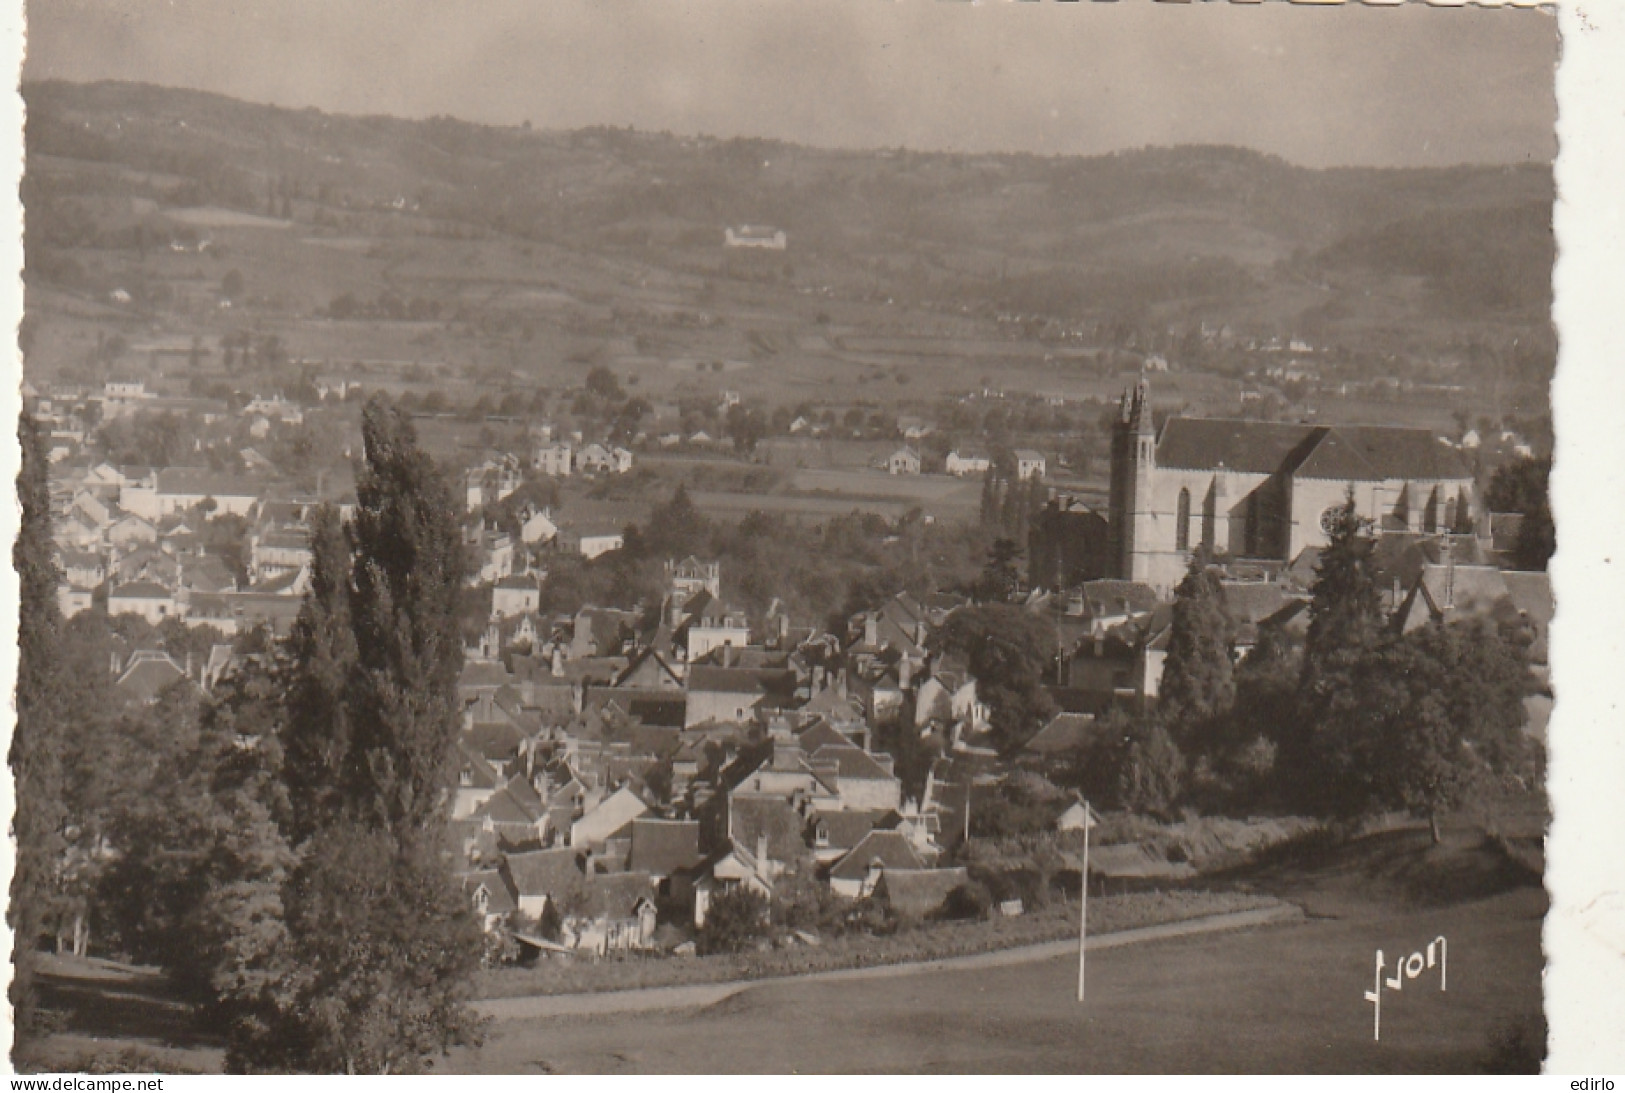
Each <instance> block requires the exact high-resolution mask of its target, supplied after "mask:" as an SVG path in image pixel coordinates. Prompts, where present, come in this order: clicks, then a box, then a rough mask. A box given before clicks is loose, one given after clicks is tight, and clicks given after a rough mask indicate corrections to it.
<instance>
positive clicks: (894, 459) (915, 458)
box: [886, 446, 920, 474]
mask: <svg viewBox="0 0 1625 1093" xmlns="http://www.w3.org/2000/svg"><path fill="white" fill-rule="evenodd" d="M886 470H887V471H889V472H891V473H892V474H919V473H920V453H919V452H917V451H915V450H914V449H913V448H910V447H907V446H904V447H902V448H899V449H897V450H896V451H895V452H893V453H892V454H891V456H890V457H889V458H888V459H887V460H886Z"/></svg>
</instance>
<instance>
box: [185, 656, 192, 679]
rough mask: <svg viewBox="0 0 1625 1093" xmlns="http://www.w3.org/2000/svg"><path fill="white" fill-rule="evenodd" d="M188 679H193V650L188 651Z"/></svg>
mask: <svg viewBox="0 0 1625 1093" xmlns="http://www.w3.org/2000/svg"><path fill="white" fill-rule="evenodd" d="M186 678H187V679H191V678H192V650H190V649H188V650H187V651H186Z"/></svg>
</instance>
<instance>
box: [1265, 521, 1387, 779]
mask: <svg viewBox="0 0 1625 1093" xmlns="http://www.w3.org/2000/svg"><path fill="white" fill-rule="evenodd" d="M1366 527H1367V521H1365V520H1364V519H1362V518H1361V517H1360V516H1359V514H1358V513H1357V512H1356V511H1355V507H1354V494H1353V491H1352V490H1350V492H1349V495H1348V499H1347V501H1346V502H1345V503H1344V505H1343V507H1342V508H1341V509H1339V510H1338V512H1337V514H1336V518H1335V520H1334V521H1333V525H1332V529H1331V541H1330V542H1329V543H1328V544H1327V545H1326V547H1325V549H1324V550H1322V551H1321V554H1320V561H1319V563H1318V564H1317V565H1316V567H1315V580H1314V583H1313V584H1312V585H1311V586H1310V601H1309V630H1308V634H1307V635H1306V637H1305V641H1304V652H1303V663H1302V669H1301V674H1300V677H1299V687H1298V692H1299V700H1300V709H1301V716H1300V717H1299V718H1298V719H1297V720H1296V723H1295V724H1294V725H1293V726H1292V730H1293V731H1291V732H1290V733H1289V734H1288V735H1287V736H1285V737H1283V738H1282V740H1281V741H1280V743H1281V758H1282V761H1283V763H1284V764H1285V766H1286V768H1287V771H1288V774H1289V777H1290V779H1291V782H1292V784H1294V785H1296V786H1297V787H1298V789H1299V791H1300V792H1310V791H1312V790H1313V789H1314V787H1316V786H1317V785H1319V784H1320V782H1321V772H1318V771H1316V770H1315V769H1314V768H1313V766H1312V765H1311V764H1312V760H1313V756H1314V755H1315V754H1316V752H1317V750H1318V749H1317V745H1316V737H1318V736H1319V735H1320V734H1322V733H1324V732H1327V731H1330V730H1329V729H1328V728H1327V724H1326V723H1327V720H1328V717H1329V713H1330V710H1331V708H1332V706H1333V705H1335V704H1336V703H1337V702H1339V701H1342V700H1343V699H1344V698H1345V697H1346V696H1347V695H1348V694H1349V693H1350V691H1351V688H1352V687H1353V671H1354V668H1355V666H1356V665H1357V664H1359V662H1360V661H1361V660H1362V659H1363V658H1364V657H1365V656H1366V654H1367V653H1368V652H1369V651H1370V650H1371V649H1372V648H1374V647H1375V646H1376V644H1377V643H1378V641H1379V640H1380V639H1381V638H1382V636H1383V631H1384V623H1385V620H1384V619H1383V615H1382V601H1381V598H1380V596H1379V594H1378V591H1377V584H1376V579H1375V576H1374V572H1373V561H1372V558H1371V540H1370V538H1369V537H1368V536H1367V535H1366Z"/></svg>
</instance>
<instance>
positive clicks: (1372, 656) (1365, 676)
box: [1070, 500, 1544, 838]
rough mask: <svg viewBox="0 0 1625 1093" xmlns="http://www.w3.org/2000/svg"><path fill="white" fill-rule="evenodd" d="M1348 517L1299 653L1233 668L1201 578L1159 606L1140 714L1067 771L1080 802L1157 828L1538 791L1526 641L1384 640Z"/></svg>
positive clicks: (1444, 632)
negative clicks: (1161, 641) (1150, 707)
mask: <svg viewBox="0 0 1625 1093" xmlns="http://www.w3.org/2000/svg"><path fill="white" fill-rule="evenodd" d="M1365 530H1366V529H1365V527H1364V524H1363V522H1362V520H1361V519H1360V518H1359V517H1358V516H1357V515H1356V513H1355V510H1354V505H1353V502H1352V500H1351V501H1350V502H1349V503H1348V504H1347V505H1346V506H1345V507H1344V508H1343V509H1342V510H1341V515H1340V517H1339V519H1338V522H1337V525H1336V528H1335V531H1334V533H1333V535H1332V540H1331V543H1330V545H1328V547H1327V548H1326V549H1325V551H1324V552H1323V553H1322V555H1321V560H1320V563H1319V566H1318V569H1317V575H1316V578H1315V581H1314V584H1313V585H1312V588H1311V592H1312V599H1311V601H1310V604H1309V608H1308V617H1309V624H1308V627H1307V631H1306V633H1305V635H1304V637H1303V639H1302V640H1301V641H1298V640H1294V639H1293V638H1292V636H1291V635H1290V634H1289V633H1288V632H1287V631H1284V630H1280V629H1265V630H1264V631H1262V632H1261V633H1260V635H1259V640H1258V643H1257V645H1256V646H1254V647H1253V649H1252V650H1251V651H1250V652H1249V653H1248V654H1247V656H1246V657H1245V658H1244V659H1243V660H1242V661H1241V662H1240V663H1239V664H1236V665H1233V664H1232V660H1231V655H1230V648H1231V645H1232V641H1233V627H1234V623H1233V620H1232V619H1231V618H1230V616H1229V614H1228V612H1227V611H1226V610H1225V606H1224V594H1223V588H1222V586H1221V585H1220V583H1219V578H1218V575H1217V573H1216V571H1214V570H1212V569H1210V568H1208V567H1207V566H1206V564H1205V563H1204V561H1203V560H1201V559H1198V561H1197V562H1196V563H1195V564H1194V565H1193V567H1192V569H1191V572H1190V573H1189V575H1188V576H1187V577H1186V578H1185V580H1184V581H1183V582H1182V583H1181V584H1180V585H1179V588H1178V590H1177V593H1176V597H1175V601H1174V607H1173V620H1172V625H1171V629H1170V633H1169V644H1168V652H1167V660H1166V662H1165V666H1164V669H1163V674H1162V681H1161V687H1160V693H1159V696H1158V701H1157V704H1156V707H1155V709H1154V711H1152V712H1149V713H1145V714H1141V715H1132V714H1127V713H1118V714H1114V715H1113V716H1112V717H1111V718H1110V719H1108V721H1107V722H1106V726H1105V728H1106V731H1104V732H1102V733H1100V734H1099V735H1098V737H1097V738H1096V740H1095V742H1094V744H1092V745H1091V746H1088V747H1086V748H1084V749H1082V750H1081V751H1080V752H1079V753H1077V754H1075V755H1074V756H1072V757H1071V763H1072V769H1071V771H1070V774H1071V780H1072V781H1073V783H1074V784H1076V785H1079V786H1080V787H1082V788H1083V789H1084V790H1085V791H1086V792H1087V793H1089V794H1090V795H1091V797H1092V798H1094V799H1097V800H1100V801H1101V802H1102V803H1104V804H1107V805H1108V806H1110V805H1120V806H1121V807H1125V808H1129V809H1133V810H1136V811H1140V812H1145V813H1149V814H1153V815H1159V816H1164V817H1169V818H1171V817H1173V816H1174V815H1176V814H1177V813H1178V812H1179V811H1180V810H1181V809H1182V808H1185V807H1194V808H1197V809H1199V810H1202V811H1214V812H1221V813H1228V814H1232V815H1234V814H1243V813H1247V812H1250V811H1253V810H1259V809H1270V808H1284V809H1291V810H1294V811H1298V812H1301V813H1306V814H1312V815H1319V816H1325V817H1332V818H1344V819H1348V818H1355V817H1359V816H1362V815H1366V814H1370V813H1377V812H1383V811H1389V810H1401V809H1402V810H1407V811H1410V812H1411V813H1413V814H1416V815H1421V816H1426V817H1428V818H1429V819H1430V820H1431V821H1432V824H1433V831H1434V836H1435V838H1437V837H1438V834H1439V828H1438V822H1439V818H1440V817H1441V815H1443V814H1444V813H1446V812H1448V811H1450V810H1451V809H1454V808H1456V807H1458V806H1460V805H1461V804H1463V803H1464V802H1466V801H1468V800H1469V799H1471V798H1472V797H1473V796H1474V794H1475V793H1476V792H1477V791H1478V790H1480V789H1482V788H1484V787H1486V786H1489V785H1491V784H1494V783H1496V782H1510V783H1516V784H1520V785H1522V786H1524V787H1525V788H1527V787H1529V786H1533V785H1537V784H1539V781H1540V777H1541V771H1542V769H1543V764H1544V757H1543V754H1542V749H1541V748H1540V746H1539V744H1538V743H1537V742H1536V741H1534V740H1533V739H1532V738H1530V737H1529V736H1528V735H1527V734H1526V733H1525V732H1524V725H1525V722H1526V712H1525V707H1524V699H1525V697H1526V696H1527V695H1528V694H1530V693H1531V692H1532V691H1533V690H1534V688H1535V686H1536V682H1535V679H1534V677H1533V675H1532V673H1531V672H1530V670H1529V647H1530V644H1531V643H1532V641H1533V637H1534V635H1533V633H1532V632H1531V631H1530V629H1529V627H1528V624H1527V622H1525V621H1524V620H1522V619H1521V618H1519V617H1518V616H1517V614H1516V613H1515V612H1511V611H1509V612H1507V613H1506V614H1505V615H1503V616H1497V617H1491V618H1479V619H1472V620H1467V621H1460V622H1451V623H1448V624H1439V623H1429V624H1424V625H1422V626H1419V627H1416V628H1413V629H1410V630H1405V631H1401V630H1400V629H1398V628H1397V627H1396V626H1395V625H1394V622H1393V620H1392V619H1390V618H1389V617H1388V616H1387V615H1386V614H1385V613H1384V612H1383V610H1382V606H1381V599H1380V595H1379V592H1378V589H1377V585H1376V582H1375V580H1374V577H1373V563H1372V560H1371V557H1370V552H1371V543H1372V540H1371V539H1370V538H1368V537H1367V535H1366V534H1365Z"/></svg>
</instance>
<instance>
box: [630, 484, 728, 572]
mask: <svg viewBox="0 0 1625 1093" xmlns="http://www.w3.org/2000/svg"><path fill="white" fill-rule="evenodd" d="M710 538H711V526H710V521H708V520H707V519H706V518H705V515H704V514H703V513H701V512H700V510H699V509H698V508H696V507H695V505H694V501H693V499H691V498H690V497H689V496H688V487H687V486H685V485H683V484H682V483H678V485H677V489H676V490H674V491H673V492H672V495H671V500H669V501H667V502H666V503H665V504H664V505H657V506H655V508H654V510H653V511H652V512H650V513H649V522H648V525H647V527H646V530H645V531H644V535H643V539H644V543H645V549H646V550H647V551H649V552H650V554H651V555H652V556H653V557H654V558H656V559H659V558H662V557H665V558H683V557H686V556H687V555H689V554H694V553H699V552H703V551H704V550H705V549H706V547H707V545H708V543H709V540H710Z"/></svg>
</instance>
